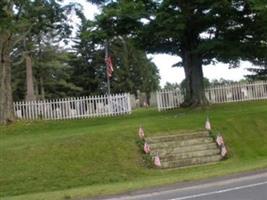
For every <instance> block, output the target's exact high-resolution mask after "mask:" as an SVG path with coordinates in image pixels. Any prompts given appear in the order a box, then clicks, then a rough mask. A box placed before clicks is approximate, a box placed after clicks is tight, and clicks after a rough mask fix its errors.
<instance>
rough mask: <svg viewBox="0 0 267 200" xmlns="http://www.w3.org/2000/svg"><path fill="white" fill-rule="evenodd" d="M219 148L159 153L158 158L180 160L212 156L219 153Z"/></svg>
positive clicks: (163, 160)
mask: <svg viewBox="0 0 267 200" xmlns="http://www.w3.org/2000/svg"><path fill="white" fill-rule="evenodd" d="M219 153H220V150H219V149H218V148H214V149H207V150H202V151H191V152H185V153H179V154H167V155H165V156H161V155H160V154H159V157H160V160H161V161H162V162H165V161H166V162H168V161H175V160H181V159H189V158H196V157H207V156H214V155H219Z"/></svg>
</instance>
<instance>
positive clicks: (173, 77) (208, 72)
mask: <svg viewBox="0 0 267 200" xmlns="http://www.w3.org/2000/svg"><path fill="white" fill-rule="evenodd" d="M69 2H78V3H80V4H81V5H82V6H83V7H84V14H85V16H86V17H87V18H88V19H93V18H94V16H95V15H96V14H97V13H99V10H98V8H97V6H95V5H92V4H90V3H88V2H87V1H86V0H65V3H69ZM73 22H74V23H78V20H77V18H75V16H73ZM149 57H151V58H152V60H153V62H154V63H155V64H156V65H157V67H158V69H159V73H160V77H161V80H160V85H161V86H162V87H163V86H164V85H165V83H166V82H167V81H168V82H170V83H180V82H181V81H182V80H183V79H184V77H185V76H184V70H183V68H177V67H175V68H173V67H172V65H173V64H175V63H177V62H178V61H179V60H180V58H179V57H177V56H170V55H166V54H155V55H149ZM251 66H252V65H251V64H250V63H249V62H241V65H240V67H239V68H235V69H228V65H225V64H222V63H218V64H216V65H209V66H204V67H203V73H204V76H205V77H206V78H208V79H210V80H212V79H220V78H224V79H227V80H235V81H238V80H240V79H242V78H243V77H244V75H246V74H248V73H249V72H248V71H247V70H246V68H249V67H251Z"/></svg>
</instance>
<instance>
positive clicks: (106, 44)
mask: <svg viewBox="0 0 267 200" xmlns="http://www.w3.org/2000/svg"><path fill="white" fill-rule="evenodd" d="M107 59H108V40H106V41H105V60H107ZM106 75H107V87H108V95H110V80H109V74H108V63H107V62H106Z"/></svg>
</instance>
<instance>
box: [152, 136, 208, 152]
mask: <svg viewBox="0 0 267 200" xmlns="http://www.w3.org/2000/svg"><path fill="white" fill-rule="evenodd" d="M210 142H213V139H212V138H210V137H200V138H193V139H186V140H179V141H178V140H175V141H167V142H159V143H152V144H150V143H148V142H147V143H148V144H149V146H150V148H151V149H162V148H172V147H184V146H193V145H198V144H207V143H210Z"/></svg>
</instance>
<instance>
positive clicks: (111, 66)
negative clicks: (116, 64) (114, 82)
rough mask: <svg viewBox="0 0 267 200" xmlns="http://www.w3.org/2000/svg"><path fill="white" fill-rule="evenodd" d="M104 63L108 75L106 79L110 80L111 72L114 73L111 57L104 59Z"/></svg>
mask: <svg viewBox="0 0 267 200" xmlns="http://www.w3.org/2000/svg"><path fill="white" fill-rule="evenodd" d="M105 61H106V65H107V74H108V77H109V78H110V77H112V72H113V71H114V69H113V64H112V61H111V57H110V56H108V57H107V58H106V59H105Z"/></svg>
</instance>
